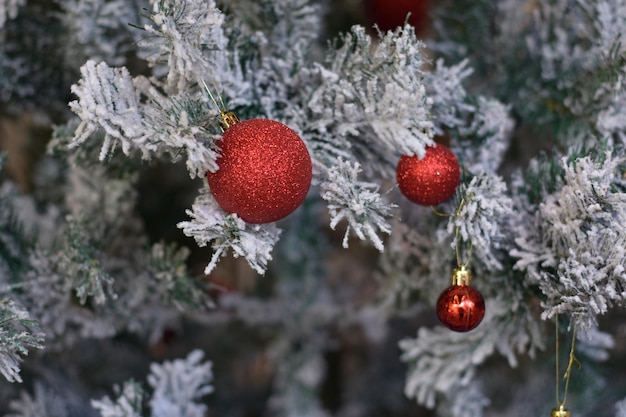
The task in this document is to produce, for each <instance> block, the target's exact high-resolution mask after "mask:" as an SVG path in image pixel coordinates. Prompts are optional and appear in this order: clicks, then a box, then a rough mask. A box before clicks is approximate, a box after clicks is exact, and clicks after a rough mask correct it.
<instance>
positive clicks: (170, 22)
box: [138, 0, 228, 94]
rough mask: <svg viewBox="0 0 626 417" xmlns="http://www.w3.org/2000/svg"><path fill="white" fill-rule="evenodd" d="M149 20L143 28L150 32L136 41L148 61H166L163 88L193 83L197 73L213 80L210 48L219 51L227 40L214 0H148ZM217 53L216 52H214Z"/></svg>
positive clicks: (177, 90)
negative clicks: (165, 77) (165, 85)
mask: <svg viewBox="0 0 626 417" xmlns="http://www.w3.org/2000/svg"><path fill="white" fill-rule="evenodd" d="M151 3H152V12H151V13H150V15H149V18H150V20H151V21H152V22H151V23H146V24H145V25H144V26H143V29H144V30H145V31H146V32H147V33H148V34H149V35H151V36H149V37H147V38H145V39H144V40H142V41H140V42H139V43H138V44H139V46H140V48H143V49H144V51H143V54H145V55H146V56H145V58H146V59H147V60H148V62H149V63H150V64H152V65H153V66H157V65H159V64H162V63H164V62H167V66H166V68H165V70H166V71H167V88H168V89H169V90H170V91H171V92H172V93H174V94H176V93H180V92H182V91H184V90H185V89H186V87H187V86H188V84H189V83H190V82H191V83H196V82H197V81H198V76H201V77H207V78H209V79H210V80H215V78H216V77H215V74H214V72H215V71H214V70H215V66H214V64H215V63H214V62H211V61H212V60H211V59H209V56H208V55H207V53H208V52H210V51H221V53H222V55H224V54H226V52H225V51H223V50H224V49H225V48H226V45H227V42H228V40H227V39H226V37H225V35H224V31H223V29H222V25H223V23H224V15H223V14H222V12H221V11H220V10H218V9H217V7H216V5H215V1H214V0H208V1H207V0H151ZM214 55H215V56H218V54H214Z"/></svg>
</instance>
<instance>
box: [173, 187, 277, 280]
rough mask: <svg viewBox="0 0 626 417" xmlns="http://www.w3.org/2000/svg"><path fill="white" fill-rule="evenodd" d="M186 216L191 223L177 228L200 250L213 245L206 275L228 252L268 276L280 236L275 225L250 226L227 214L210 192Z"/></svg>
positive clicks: (206, 192) (204, 193)
mask: <svg viewBox="0 0 626 417" xmlns="http://www.w3.org/2000/svg"><path fill="white" fill-rule="evenodd" d="M186 213H187V215H188V216H189V217H191V219H192V220H191V221H184V222H180V223H178V228H179V229H182V231H183V233H184V234H185V235H186V236H189V237H193V238H194V239H195V240H196V242H197V243H198V246H200V247H204V246H207V244H209V243H210V244H211V247H212V248H213V251H214V252H213V256H212V257H211V261H210V262H209V264H208V265H207V267H206V268H205V270H204V273H205V274H209V273H210V272H211V271H212V270H213V269H214V268H215V266H216V265H217V262H218V261H219V259H220V257H222V256H225V255H226V254H227V252H228V250H229V249H232V251H233V254H234V256H235V257H239V256H243V257H244V258H246V260H247V261H248V264H250V266H251V267H252V268H253V269H254V270H255V271H257V272H258V273H259V274H261V275H262V274H264V273H265V270H266V269H267V263H268V261H270V260H271V259H272V256H271V252H272V249H273V248H274V245H275V244H276V242H277V241H278V238H279V236H280V232H281V231H280V229H278V228H277V227H276V225H275V224H274V223H268V224H250V223H246V222H245V221H243V220H242V219H240V218H239V217H238V216H237V215H236V214H228V213H226V212H225V211H224V210H222V209H221V208H220V207H219V205H218V204H217V202H216V201H215V199H214V198H213V195H212V194H211V192H210V190H208V189H204V190H202V192H201V194H200V195H199V196H198V197H197V198H196V201H195V202H194V204H193V205H192V209H191V210H187V211H186Z"/></svg>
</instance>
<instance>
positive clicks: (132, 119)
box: [69, 60, 156, 160]
mask: <svg viewBox="0 0 626 417" xmlns="http://www.w3.org/2000/svg"><path fill="white" fill-rule="evenodd" d="M80 72H81V75H82V78H81V79H80V80H79V82H78V84H74V85H73V86H72V93H74V94H76V95H77V96H78V100H77V101H76V100H75V101H72V102H70V104H69V106H70V109H72V110H73V111H74V112H75V113H76V114H77V115H78V117H80V118H81V120H82V121H81V123H80V124H79V125H78V128H77V129H76V133H75V135H74V138H73V140H72V142H71V146H78V145H81V144H82V143H84V142H85V140H87V138H88V137H89V136H91V135H92V134H94V133H95V132H96V131H98V130H99V129H100V128H102V129H104V131H105V132H106V136H105V138H104V144H103V145H102V151H101V152H100V160H104V159H105V158H106V156H107V155H108V153H109V152H110V151H111V150H112V148H114V147H115V144H116V142H117V141H119V142H120V143H121V145H122V151H123V152H124V154H126V155H128V154H129V153H130V150H131V148H135V147H141V150H142V153H143V155H144V157H147V155H148V154H149V153H151V152H154V151H156V147H155V145H154V144H150V143H147V141H146V139H147V137H148V134H147V132H146V130H145V129H144V123H143V122H142V114H141V104H140V98H139V92H138V91H137V90H136V89H135V85H134V80H133V79H132V78H131V76H130V73H129V72H128V70H127V69H126V68H125V67H121V68H111V67H109V66H108V65H107V64H106V63H105V62H100V63H99V64H96V62H95V61H92V60H90V61H87V62H86V63H85V65H83V66H82V67H81V69H80Z"/></svg>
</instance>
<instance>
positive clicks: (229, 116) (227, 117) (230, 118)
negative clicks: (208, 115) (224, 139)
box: [220, 110, 239, 132]
mask: <svg viewBox="0 0 626 417" xmlns="http://www.w3.org/2000/svg"><path fill="white" fill-rule="evenodd" d="M220 116H221V117H222V120H221V121H220V127H221V128H222V132H225V131H226V129H228V128H229V127H231V126H232V125H234V124H235V123H238V122H239V118H238V117H237V115H236V114H235V113H234V112H232V111H226V110H222V111H221V112H220Z"/></svg>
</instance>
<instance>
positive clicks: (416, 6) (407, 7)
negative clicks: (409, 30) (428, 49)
mask: <svg viewBox="0 0 626 417" xmlns="http://www.w3.org/2000/svg"><path fill="white" fill-rule="evenodd" d="M429 10H430V0H367V1H366V4H365V11H366V14H367V18H368V20H369V23H370V24H371V25H373V24H376V25H378V27H379V28H380V29H381V30H382V31H388V30H394V29H395V28H396V27H398V26H402V25H404V22H405V20H406V17H407V15H408V14H409V13H411V15H410V16H409V20H408V22H409V23H410V24H411V26H413V27H415V31H416V32H417V33H420V32H423V31H424V29H425V28H426V27H427V26H428V12H429Z"/></svg>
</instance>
